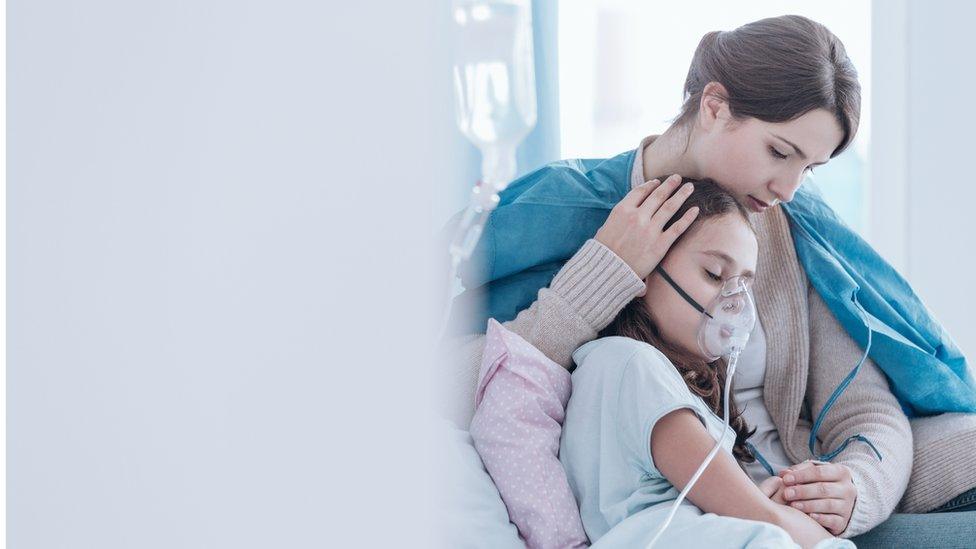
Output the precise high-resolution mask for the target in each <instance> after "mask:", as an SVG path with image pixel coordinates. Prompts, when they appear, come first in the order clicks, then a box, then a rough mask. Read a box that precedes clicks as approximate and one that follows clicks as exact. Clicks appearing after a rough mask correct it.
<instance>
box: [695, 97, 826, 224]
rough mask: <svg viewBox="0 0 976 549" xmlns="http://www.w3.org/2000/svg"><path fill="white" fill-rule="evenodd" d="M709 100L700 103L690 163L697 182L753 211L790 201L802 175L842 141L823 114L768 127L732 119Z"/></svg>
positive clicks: (724, 107) (723, 107)
mask: <svg viewBox="0 0 976 549" xmlns="http://www.w3.org/2000/svg"><path fill="white" fill-rule="evenodd" d="M710 101H713V99H711V98H706V100H704V101H703V104H702V113H700V123H701V124H702V128H701V129H702V130H703V131H701V132H700V134H699V136H698V138H697V139H696V143H695V144H694V145H693V147H694V149H693V152H692V154H694V156H695V157H696V158H695V162H696V164H697V165H698V166H699V170H700V171H701V173H702V175H703V177H709V178H711V179H713V180H715V182H716V183H718V185H719V186H720V187H722V188H723V189H725V190H726V191H728V192H729V193H730V194H732V196H734V197H735V199H736V201H738V202H739V204H742V205H743V206H745V207H746V208H747V209H749V210H752V211H754V212H761V211H762V210H764V209H765V208H766V207H769V206H773V205H775V204H776V203H777V202H789V201H790V200H792V199H793V194H794V193H795V192H796V190H797V188H799V186H800V183H802V182H803V179H804V178H805V177H806V175H807V173H808V172H809V171H810V170H812V169H813V168H815V167H816V166H819V165H821V164H825V163H826V162H827V161H828V160H830V155H831V153H832V152H834V150H836V149H837V147H838V146H840V143H841V140H842V139H843V137H844V132H843V130H842V129H841V126H840V124H839V123H838V122H837V119H836V117H835V116H834V115H833V114H832V113H830V112H828V111H827V110H825V109H816V110H812V111H809V112H807V113H806V114H804V115H802V116H800V117H799V118H796V119H794V120H790V121H789V122H779V123H772V122H763V121H762V120H759V119H757V118H747V119H744V120H734V119H733V118H732V117H731V116H730V115H729V111H728V105H727V104H726V103H724V102H720V103H718V104H709V102H710ZM709 117H713V118H711V119H709ZM760 202H761V203H760Z"/></svg>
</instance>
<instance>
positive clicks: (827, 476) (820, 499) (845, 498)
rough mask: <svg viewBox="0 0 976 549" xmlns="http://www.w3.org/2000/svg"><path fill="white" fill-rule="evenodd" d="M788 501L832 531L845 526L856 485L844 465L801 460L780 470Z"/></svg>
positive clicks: (840, 530)
mask: <svg viewBox="0 0 976 549" xmlns="http://www.w3.org/2000/svg"><path fill="white" fill-rule="evenodd" d="M779 476H780V477H781V478H782V479H783V484H784V489H783V498H784V499H785V500H786V503H787V505H789V506H790V507H793V508H794V509H798V510H800V511H803V512H804V513H806V514H808V515H809V516H810V518H812V519H813V520H815V521H817V522H818V523H820V525H821V526H823V527H824V528H826V529H827V531H829V532H830V533H831V534H833V535H835V536H838V535H840V533H841V532H843V531H844V530H846V529H847V524H848V523H849V522H850V521H851V514H852V513H853V512H854V503H855V502H856V501H857V487H856V486H854V480H853V475H852V474H851V470H850V469H849V468H848V467H847V466H846V465H841V464H839V463H825V462H822V461H804V462H803V463H800V464H797V465H794V466H793V467H789V468H787V469H783V470H782V471H780V472H779Z"/></svg>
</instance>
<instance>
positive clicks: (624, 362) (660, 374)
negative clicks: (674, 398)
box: [573, 336, 687, 390]
mask: <svg viewBox="0 0 976 549" xmlns="http://www.w3.org/2000/svg"><path fill="white" fill-rule="evenodd" d="M573 361H574V362H575V363H576V370H575V371H574V372H573V380H574V383H576V380H577V379H579V378H581V377H589V376H593V375H598V376H600V377H606V376H612V377H614V378H617V379H621V380H623V379H624V378H627V377H634V378H639V379H643V380H644V381H645V382H653V383H654V384H660V385H667V386H671V387H675V388H677V389H679V390H680V389H685V390H686V389H687V387H686V385H685V382H684V379H682V377H681V374H679V373H678V370H677V369H676V368H675V367H674V364H672V363H671V361H670V360H669V359H668V357H666V356H664V353H662V352H661V351H660V350H659V349H658V348H657V347H654V346H653V345H651V344H649V343H647V342H644V341H638V340H636V339H631V338H629V337H622V336H610V337H602V338H600V339H596V340H593V341H591V342H589V343H587V344H585V345H583V346H581V347H580V348H579V349H577V350H576V352H574V353H573Z"/></svg>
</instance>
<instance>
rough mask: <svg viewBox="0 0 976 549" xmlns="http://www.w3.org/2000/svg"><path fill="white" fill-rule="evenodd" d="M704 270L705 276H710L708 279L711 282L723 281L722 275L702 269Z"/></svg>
mask: <svg viewBox="0 0 976 549" xmlns="http://www.w3.org/2000/svg"><path fill="white" fill-rule="evenodd" d="M702 270H703V271H705V275H706V276H708V278H710V279H711V280H713V281H715V282H721V281H722V276H721V275H717V274H715V273H713V272H712V271H709V270H708V269H702Z"/></svg>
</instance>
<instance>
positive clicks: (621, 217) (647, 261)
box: [595, 175, 698, 280]
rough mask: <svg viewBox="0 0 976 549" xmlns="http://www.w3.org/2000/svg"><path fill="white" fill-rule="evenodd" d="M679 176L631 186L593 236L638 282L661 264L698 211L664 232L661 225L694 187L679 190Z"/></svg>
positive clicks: (693, 210) (685, 216) (696, 209)
mask: <svg viewBox="0 0 976 549" xmlns="http://www.w3.org/2000/svg"><path fill="white" fill-rule="evenodd" d="M680 183H681V177H680V176H678V175H672V176H671V177H668V178H667V179H665V180H664V183H660V182H659V181H658V180H656V179H655V180H652V181H648V182H646V183H644V184H643V185H640V186H637V187H635V188H634V189H633V190H631V191H630V192H629V193H627V196H625V197H624V198H623V200H621V201H620V202H619V203H618V204H617V205H616V206H614V208H613V210H611V211H610V217H608V218H607V220H606V222H605V223H604V224H603V226H602V227H600V230H599V231H597V233H596V237H595V238H596V240H597V241H599V242H600V243H601V244H603V245H604V246H606V247H607V248H609V249H610V250H611V251H612V252H613V253H615V254H617V256H618V257H619V258H620V259H622V260H624V262H625V263H627V265H629V266H630V268H631V269H633V270H634V272H635V273H637V276H639V277H640V278H641V279H642V280H643V279H645V278H647V277H648V276H649V275H650V274H651V271H653V270H654V267H657V264H658V263H660V262H661V259H663V258H664V255H665V254H666V253H667V252H668V250H669V249H670V248H671V245H672V244H674V241H675V240H676V239H677V238H678V237H679V236H681V234H682V233H684V232H685V229H687V228H688V227H689V226H690V225H691V222H692V221H694V219H695V217H697V216H698V208H691V209H689V210H688V211H687V212H685V215H683V216H682V217H681V219H679V220H678V221H677V222H675V223H674V225H672V226H671V227H669V228H668V230H667V231H665V230H664V224H665V223H667V222H668V220H669V219H671V217H673V216H674V214H675V213H676V212H677V211H678V208H680V207H681V204H683V203H684V201H685V199H687V198H688V195H690V194H691V191H692V189H693V188H694V187H693V186H692V184H691V183H686V184H685V185H684V186H682V187H681V189H680V190H678V191H677V192H675V190H676V189H678V186H679V185H680Z"/></svg>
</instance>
